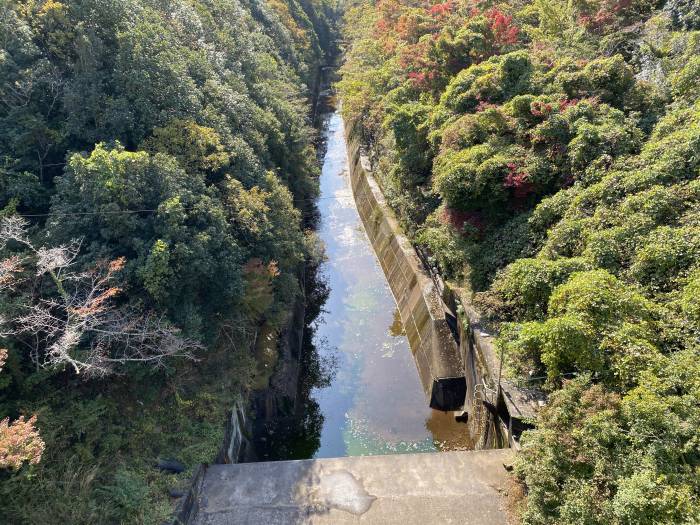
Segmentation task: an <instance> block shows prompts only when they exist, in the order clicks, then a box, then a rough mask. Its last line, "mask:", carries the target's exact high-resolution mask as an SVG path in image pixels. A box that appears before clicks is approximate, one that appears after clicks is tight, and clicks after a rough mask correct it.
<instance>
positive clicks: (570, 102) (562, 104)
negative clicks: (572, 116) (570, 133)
mask: <svg viewBox="0 0 700 525" xmlns="http://www.w3.org/2000/svg"><path fill="white" fill-rule="evenodd" d="M578 103H579V100H578V99H577V98H571V99H569V98H565V99H562V100H560V101H559V111H564V110H566V108H570V107H573V106H575V105H576V104H578Z"/></svg>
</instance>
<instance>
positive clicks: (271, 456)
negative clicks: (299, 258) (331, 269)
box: [255, 264, 337, 460]
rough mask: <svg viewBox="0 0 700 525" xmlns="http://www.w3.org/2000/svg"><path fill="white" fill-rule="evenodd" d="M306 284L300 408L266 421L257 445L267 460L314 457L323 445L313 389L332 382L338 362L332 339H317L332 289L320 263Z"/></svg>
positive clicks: (308, 274) (313, 267)
mask: <svg viewBox="0 0 700 525" xmlns="http://www.w3.org/2000/svg"><path fill="white" fill-rule="evenodd" d="M305 288H306V290H305V293H306V311H305V318H304V322H305V328H304V338H303V343H302V354H301V367H300V376H299V385H298V391H297V403H296V409H295V410H294V413H293V414H292V415H291V416H289V417H285V418H280V419H277V420H275V421H269V422H267V423H266V425H265V431H264V432H262V433H261V435H260V436H259V437H258V439H257V440H256V441H257V442H256V445H255V448H256V451H257V453H258V456H259V457H260V459H263V460H284V459H306V458H310V457H313V455H314V454H315V452H316V451H317V450H318V448H319V447H320V446H321V430H322V429H323V419H324V418H323V413H322V412H321V409H320V407H319V405H318V403H317V402H316V400H314V399H313V398H312V397H311V392H312V391H313V389H314V388H323V387H326V386H329V385H330V383H331V381H332V379H333V376H334V374H335V370H336V367H337V366H336V361H335V359H334V358H333V352H332V351H331V350H330V349H329V348H328V342H327V341H326V340H325V339H322V340H316V331H317V327H318V323H319V322H320V321H319V316H320V314H321V313H323V311H324V310H323V306H324V304H325V303H326V300H327V299H328V295H329V293H330V287H329V285H328V281H327V278H326V276H325V275H324V274H323V272H322V271H321V269H320V268H319V265H318V264H313V265H309V267H307V271H306V286H305Z"/></svg>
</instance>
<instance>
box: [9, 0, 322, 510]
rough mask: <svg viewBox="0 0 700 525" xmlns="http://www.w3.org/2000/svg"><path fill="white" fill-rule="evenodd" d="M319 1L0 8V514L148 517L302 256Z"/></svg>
mask: <svg viewBox="0 0 700 525" xmlns="http://www.w3.org/2000/svg"><path fill="white" fill-rule="evenodd" d="M335 10H336V7H335V6H334V5H333V4H331V3H330V2H328V1H326V0H269V1H262V2H258V1H248V0H202V1H199V0H196V1H189V0H176V1H160V0H65V1H55V0H4V1H2V2H0V321H1V323H0V349H2V350H0V502H1V503H0V506H1V507H2V515H3V519H6V520H9V522H12V523H18V524H19V523H56V522H59V521H60V522H64V523H71V524H73V523H75V524H78V523H162V522H163V520H164V519H167V517H168V516H169V515H170V513H171V511H172V503H171V501H172V500H170V498H169V496H168V491H169V490H171V489H173V487H174V486H175V485H176V484H178V483H181V482H182V481H183V480H185V479H187V477H188V475H189V474H191V470H186V471H185V472H184V473H183V474H182V475H180V476H179V477H173V476H170V477H168V476H164V475H162V474H159V473H158V472H157V471H156V470H155V469H154V468H153V462H154V461H155V460H156V459H157V458H159V457H166V458H167V457H177V458H178V459H179V460H180V461H182V462H183V463H185V464H186V466H187V467H188V468H190V469H191V468H192V467H194V466H195V465H196V464H197V463H199V462H202V461H211V460H212V459H213V457H214V455H215V453H216V451H217V449H218V447H219V445H220V443H221V442H222V438H223V422H224V418H225V413H226V410H230V408H231V407H232V406H233V402H234V400H235V397H236V396H237V395H238V394H239V393H240V392H241V391H242V390H245V388H247V387H248V386H249V385H250V384H251V383H252V382H253V375H254V373H255V362H254V358H253V355H252V349H251V346H252V344H253V341H254V338H255V333H256V331H257V330H258V329H259V328H260V327H261V326H262V325H266V327H267V328H266V329H267V330H268V332H275V331H279V330H280V329H281V328H282V327H283V326H284V325H285V323H286V322H287V320H288V315H289V314H288V312H289V311H290V310H291V305H292V304H293V303H294V302H295V301H297V300H298V298H299V296H300V294H301V293H302V290H301V289H300V285H299V277H300V271H301V269H302V265H303V263H304V261H305V260H306V259H307V258H309V257H311V256H313V255H314V254H315V253H317V251H318V249H317V247H316V246H315V245H314V240H313V236H312V235H310V234H308V232H307V231H306V230H307V228H308V227H309V215H310V213H309V210H310V206H309V204H310V203H311V202H312V201H313V199H314V197H315V196H316V193H317V175H318V166H317V161H316V152H315V144H314V140H315V132H314V129H313V126H312V118H313V109H312V103H313V100H314V96H315V93H316V92H317V90H318V86H319V75H320V68H321V66H322V65H323V64H324V63H325V61H326V59H327V56H329V55H330V54H331V53H332V46H333V42H332V38H333V31H334V29H333V23H334V17H335V16H336V15H335Z"/></svg>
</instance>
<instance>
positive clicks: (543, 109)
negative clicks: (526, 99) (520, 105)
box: [530, 100, 554, 117]
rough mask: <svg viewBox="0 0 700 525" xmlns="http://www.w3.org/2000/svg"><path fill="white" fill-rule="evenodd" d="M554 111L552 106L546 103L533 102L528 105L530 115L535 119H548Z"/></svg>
mask: <svg viewBox="0 0 700 525" xmlns="http://www.w3.org/2000/svg"><path fill="white" fill-rule="evenodd" d="M552 111H554V106H553V105H552V104H550V103H548V102H540V101H539V100H536V101H534V102H533V103H532V104H531V105H530V113H532V114H533V115H534V116H536V117H548V116H549V115H551V114H552Z"/></svg>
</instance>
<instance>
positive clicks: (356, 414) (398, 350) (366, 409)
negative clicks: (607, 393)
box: [310, 108, 472, 457]
mask: <svg viewBox="0 0 700 525" xmlns="http://www.w3.org/2000/svg"><path fill="white" fill-rule="evenodd" d="M323 133H324V139H325V143H326V148H325V155H324V157H323V160H322V173H321V180H320V189H321V194H320V197H319V200H318V210H319V213H320V225H319V229H318V234H319V236H320V238H321V240H322V241H323V243H324V245H325V249H326V256H327V261H326V262H325V263H324V264H323V265H322V266H321V268H320V271H321V272H322V275H323V276H324V277H325V280H326V282H327V285H328V287H329V290H330V293H329V295H328V299H327V301H326V303H325V305H324V309H323V312H322V313H321V315H320V316H319V318H318V319H317V320H316V326H315V331H314V332H313V341H312V343H313V346H314V347H315V348H316V349H317V351H318V353H319V358H320V360H321V361H322V362H329V361H332V362H334V370H335V374H334V376H333V378H332V380H331V381H330V384H329V385H325V386H323V387H321V388H313V389H312V390H311V392H310V398H311V404H312V405H314V408H315V409H317V410H318V412H319V413H320V415H321V416H322V417H321V418H320V419H321V421H322V424H321V429H320V436H319V438H320V439H319V445H318V448H317V450H316V451H315V453H314V454H313V457H336V456H356V455H367V454H389V453H406V452H423V451H425V452H427V451H435V450H458V449H467V448H472V447H471V446H470V439H469V436H468V432H467V426H466V425H465V424H463V423H459V422H456V421H455V420H454V417H453V414H452V413H451V412H449V413H443V412H439V411H435V410H432V409H430V408H428V406H427V402H426V398H425V394H424V392H423V390H422V387H421V384H420V381H419V378H418V372H417V370H416V365H415V362H414V360H413V357H412V354H411V349H410V348H409V344H408V340H407V338H406V336H405V334H404V332H403V327H402V326H401V320H400V317H399V315H398V311H397V308H396V303H395V302H394V298H393V297H392V295H391V291H390V290H389V286H388V284H387V282H386V279H385V276H384V274H383V272H382V269H381V266H380V265H379V262H378V261H377V258H376V256H375V254H374V251H373V250H372V246H371V245H370V242H369V240H368V238H367V235H366V234H365V231H364V229H363V226H362V222H361V219H360V216H359V214H358V212H357V209H356V207H355V202H354V199H353V197H352V190H351V187H350V180H349V174H348V161H347V153H346V145H345V136H344V130H343V122H342V119H341V117H340V114H339V113H338V111H337V110H334V109H332V108H331V110H330V112H329V113H328V114H327V115H326V118H325V121H324V126H323Z"/></svg>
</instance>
